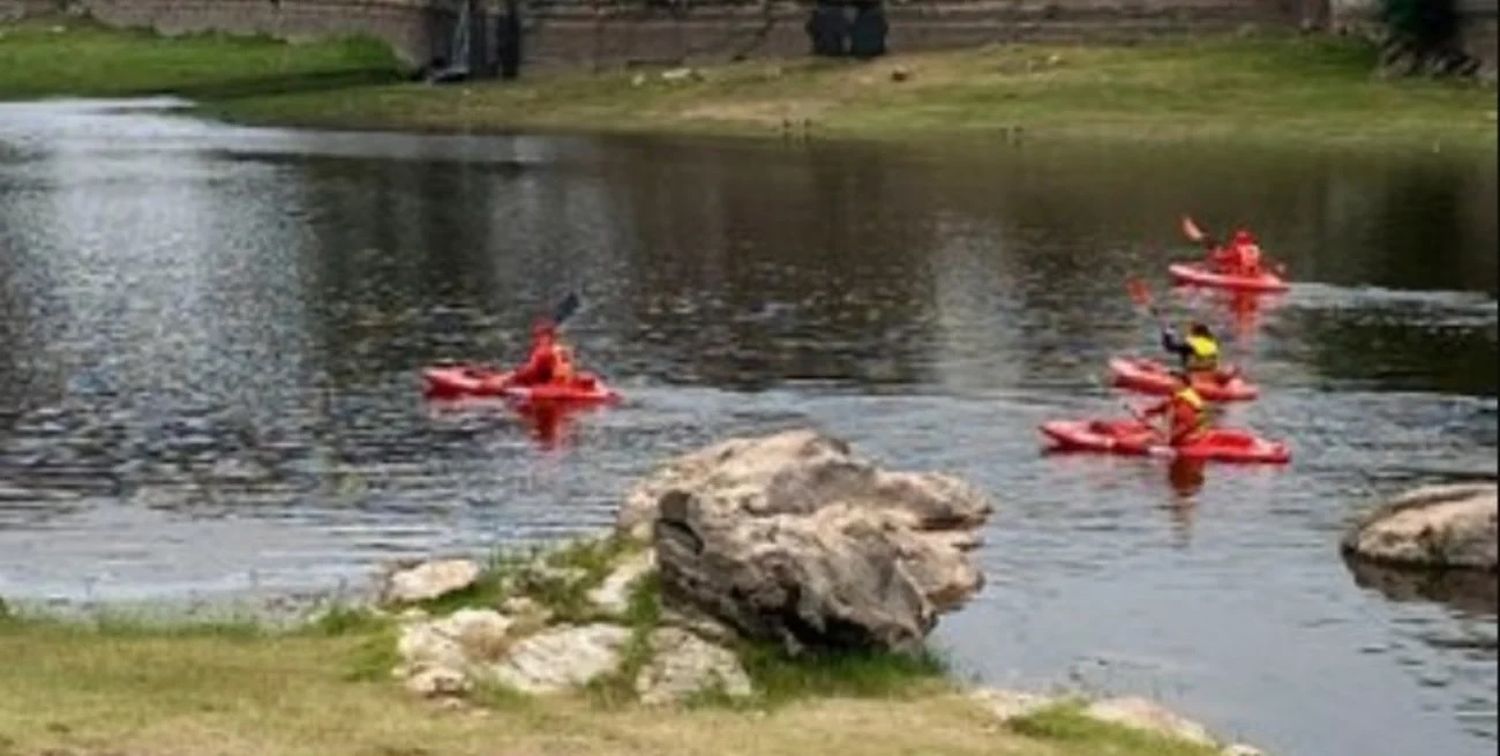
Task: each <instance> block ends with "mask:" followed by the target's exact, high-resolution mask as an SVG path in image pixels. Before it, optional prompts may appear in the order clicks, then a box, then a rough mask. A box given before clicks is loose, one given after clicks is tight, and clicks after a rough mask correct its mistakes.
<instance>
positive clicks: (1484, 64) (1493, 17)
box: [1458, 0, 1500, 81]
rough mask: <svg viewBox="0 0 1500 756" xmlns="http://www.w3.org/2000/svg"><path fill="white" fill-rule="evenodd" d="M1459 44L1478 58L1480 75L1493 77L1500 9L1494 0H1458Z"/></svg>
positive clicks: (1492, 78) (1494, 76)
mask: <svg viewBox="0 0 1500 756" xmlns="http://www.w3.org/2000/svg"><path fill="white" fill-rule="evenodd" d="M1458 7H1459V11H1460V14H1461V15H1460V21H1459V29H1458V44H1459V46H1460V47H1461V48H1462V49H1463V51H1464V52H1466V53H1468V54H1469V55H1471V56H1473V57H1474V58H1475V59H1476V60H1478V61H1479V74H1480V76H1481V77H1483V78H1486V79H1488V80H1490V81H1494V80H1495V79H1496V68H1497V63H1496V49H1495V48H1496V36H1497V35H1500V24H1497V20H1500V9H1497V3H1496V0H1459V3H1458Z"/></svg>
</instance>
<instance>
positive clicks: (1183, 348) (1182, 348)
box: [1161, 323, 1230, 383]
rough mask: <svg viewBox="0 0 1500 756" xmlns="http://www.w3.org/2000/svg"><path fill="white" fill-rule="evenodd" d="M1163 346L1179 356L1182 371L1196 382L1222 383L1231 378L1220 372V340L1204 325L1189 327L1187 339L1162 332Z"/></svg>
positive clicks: (1169, 332)
mask: <svg viewBox="0 0 1500 756" xmlns="http://www.w3.org/2000/svg"><path fill="white" fill-rule="evenodd" d="M1161 346H1162V348H1163V349H1165V350H1167V351H1168V352H1171V353H1172V354H1174V355H1177V358H1178V359H1179V360H1180V361H1181V364H1182V370H1183V371H1184V372H1186V373H1187V374H1188V375H1189V376H1191V377H1192V378H1193V379H1194V380H1213V381H1218V382H1220V383H1222V382H1224V381H1226V380H1228V378H1229V377H1230V374H1228V373H1227V372H1221V371H1220V370H1219V351H1220V350H1219V340H1218V339H1216V338H1214V334H1213V331H1210V330H1209V329H1208V326H1206V325H1204V324H1203V323H1193V324H1192V325H1190V326H1188V333H1187V336H1186V337H1182V336H1179V335H1178V334H1177V333H1176V332H1175V331H1172V330H1170V329H1164V330H1162V332H1161Z"/></svg>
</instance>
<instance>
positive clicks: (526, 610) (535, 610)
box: [500, 596, 551, 617]
mask: <svg viewBox="0 0 1500 756" xmlns="http://www.w3.org/2000/svg"><path fill="white" fill-rule="evenodd" d="M500 611H502V612H505V613H506V614H508V615H510V616H511V617H538V616H540V617H546V616H548V615H550V614H551V612H549V611H547V607H545V606H542V605H541V604H540V603H537V601H536V600H535V599H532V598H531V597H529V596H511V597H510V598H508V599H506V600H504V601H502V602H500Z"/></svg>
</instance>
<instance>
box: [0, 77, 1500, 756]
mask: <svg viewBox="0 0 1500 756" xmlns="http://www.w3.org/2000/svg"><path fill="white" fill-rule="evenodd" d="M1496 199H1497V192H1496V172H1495V165H1494V161H1493V157H1492V156H1491V157H1489V158H1485V157H1482V156H1481V157H1472V158H1460V157H1450V156H1446V155H1413V156H1402V155H1369V154H1353V153H1350V154H1308V153H1295V154H1294V153H1278V152H1272V151H1267V152H1258V151H1246V150H1237V151H1230V150H1213V149H1206V148H1198V149H1188V148H1184V147H1172V146H1161V147H1120V146H1112V147H1105V146H1100V147H1097V148H1089V147H1079V146H1068V147H1059V146H1047V145H1040V144H1020V145H1001V144H994V145H989V146H983V147H979V146H974V145H970V146H968V147H964V148H958V147H954V148H942V147H935V146H926V147H923V148H921V149H901V148H895V147H889V146H887V147H876V146H862V145H842V146H834V145H829V144H822V143H816V142H814V143H811V144H806V143H801V142H791V143H779V142H771V143H765V144H758V143H757V144H747V143H739V142H704V141H669V140H646V139H581V138H551V137H548V138H540V137H525V136H522V137H487V136H486V137H480V136H474V137H467V136H464V137H430V136H406V135H390V134H374V133H311V132H301V131H286V130H268V129H247V128H238V127H231V126H226V125H222V124H216V123H211V122H206V121H202V120H197V119H195V118H192V117H189V116H187V115H186V114H184V113H182V112H181V111H179V110H176V109H175V106H174V103H172V102H170V101H145V102H132V103H88V102H52V103H44V104H9V105H0V595H3V596H5V597H7V598H8V599H12V600H15V599H20V600H26V601H33V602H41V603H53V604H57V605H64V604H73V605H77V604H80V603H83V604H87V603H89V602H134V601H148V602H154V601H163V600H165V601H173V602H176V601H183V600H188V601H198V600H206V601H212V600H216V599H218V598H221V597H226V596H237V595H253V594H254V595H258V594H296V593H299V592H320V591H322V592H326V591H330V590H334V591H337V590H343V589H348V588H349V587H350V586H353V585H356V584H358V583H360V582H362V581H364V580H365V579H366V577H367V576H368V575H369V574H370V572H371V571H372V569H373V568H374V567H375V565H377V564H380V563H382V562H384V561H386V560H389V559H392V558H396V557H406V556H422V555H430V554H434V553H452V552H463V553H484V552H486V551H488V550H490V549H492V548H495V547H496V546H498V545H501V544H505V543H511V542H516V541H535V540H546V539H554V538H560V537H564V536H567V535H570V534H576V533H581V532H591V531H597V530H599V529H602V528H604V527H606V526H607V524H608V523H609V522H610V520H611V516H612V513H613V509H614V507H615V504H616V502H617V501H619V499H620V497H621V493H622V491H623V490H624V489H625V488H626V487H627V486H628V485H629V483H630V482H631V481H632V480H634V479H636V478H638V477H639V476H641V475H643V474H644V473H646V472H647V471H649V470H650V469H651V468H652V466H653V465H655V464H656V463H658V462H659V461H661V460H663V459H664V458H666V457H668V456H669V455H671V454H673V453H676V452H681V451H685V450H688V449H691V448H694V447H697V446H699V445H701V444H703V443H706V442H708V441H711V440H715V439H719V438H722V437H725V436H727V435H732V434H745V433H753V432H761V431H767V430H772V429H779V428H786V427H792V426H799V425H814V426H817V427H821V428H823V429H825V430H827V431H830V432H832V433H834V434H836V435H839V436H842V437H844V438H847V439H849V440H850V441H852V442H853V443H854V444H855V445H856V447H857V449H859V450H860V451H862V452H863V453H865V454H867V455H869V456H871V457H874V458H876V459H878V460H881V461H882V462H884V463H887V464H888V465H889V466H892V467H898V468H906V469H919V470H925V469H940V470H945V471H949V472H952V473H955V474H958V475H960V476H962V477H964V478H967V479H969V480H971V481H973V482H975V483H976V484H979V485H981V486H983V487H984V488H986V489H987V490H988V491H990V492H991V493H992V494H993V495H994V497H995V499H996V501H997V502H998V503H999V511H998V514H997V516H996V517H995V518H994V519H993V521H992V522H991V523H990V525H989V526H988V528H987V531H986V534H985V535H986V539H987V543H986V545H985V547H984V548H983V550H982V551H981V552H980V558H981V559H982V560H983V562H984V564H985V567H986V570H987V573H988V575H989V577H990V582H989V585H988V587H987V588H986V590H985V591H984V593H983V594H982V595H980V596H979V597H978V599H977V600H975V601H974V602H973V603H972V604H971V605H969V606H968V607H967V608H965V609H964V610H963V611H962V612H960V613H958V614H956V615H952V616H950V617H948V618H946V619H945V620H944V622H943V624H942V626H941V627H940V628H939V631H938V633H937V641H938V643H939V644H940V645H942V646H943V647H944V648H945V649H947V650H948V651H949V652H950V653H951V655H952V656H953V658H954V659H955V660H956V661H957V662H958V665H959V667H960V668H961V669H962V670H964V671H965V672H966V673H968V674H973V675H976V676H979V677H981V678H983V679H985V680H987V681H989V682H991V683H995V684H1002V685H1017V686H1025V687H1052V686H1067V687H1082V688H1085V689H1088V690H1097V691H1110V692H1121V693H1139V694H1144V695H1151V696H1155V697H1158V698H1160V699H1162V700H1164V701H1166V702H1167V703H1168V704H1170V705H1172V706H1174V707H1177V708H1179V709H1181V710H1183V711H1185V712H1187V713H1188V714H1190V715H1192V716H1194V717H1197V718H1200V719H1202V720H1204V721H1206V722H1207V723H1209V724H1210V725H1211V726H1212V727H1213V728H1215V729H1217V730H1219V731H1221V732H1224V733H1226V734H1228V735H1231V736H1237V737H1242V738H1244V739H1247V740H1250V741H1251V742H1254V743H1256V744H1258V745H1261V746H1263V747H1266V748H1268V749H1269V750H1271V751H1272V752H1274V753H1281V754H1351V753H1360V754H1463V753H1474V754H1478V753H1492V752H1493V750H1494V748H1495V746H1496V731H1497V724H1496V714H1495V706H1496V702H1497V700H1496V699H1497V693H1496V690H1497V672H1496V645H1497V644H1496V614H1495V598H1494V582H1493V579H1489V580H1485V579H1481V580H1479V581H1477V582H1478V586H1477V588H1476V587H1474V586H1468V587H1465V586H1459V587H1457V588H1455V587H1453V586H1449V585H1440V584H1433V583H1431V582H1430V581H1428V582H1422V581H1417V582H1413V581H1403V580H1401V579H1400V577H1401V576H1399V575H1391V574H1388V573H1383V572H1374V573H1371V572H1363V571H1362V572H1360V573H1358V574H1356V573H1355V572H1353V571H1352V570H1351V568H1350V567H1349V566H1346V565H1345V564H1344V562H1343V561H1342V560H1341V559H1340V556H1339V553H1338V548H1337V541H1338V538H1339V536H1340V535H1341V533H1342V532H1343V530H1344V528H1345V527H1346V526H1347V524H1348V523H1350V522H1351V521H1352V520H1353V519H1354V518H1355V517H1356V516H1357V514H1358V513H1359V512H1360V511H1361V510H1362V509H1363V508H1364V507H1365V506H1367V505H1368V504H1369V503H1370V502H1371V501H1372V500H1374V499H1376V498H1378V497H1379V496H1382V495H1387V494H1390V493H1392V492H1396V491H1399V490H1402V489H1403V488H1405V487H1407V486H1410V485H1414V484H1417V483H1422V482H1432V481H1444V480H1452V479H1460V478H1466V477H1473V476H1483V475H1492V474H1493V473H1494V469H1495V455H1496V433H1497V422H1496V409H1497V401H1496V375H1495V370H1496V365H1497V346H1496V344H1497V336H1496V330H1497V325H1496V324H1497V315H1496V293H1497V292H1496V288H1497V287H1496V274H1497V271H1496V261H1497V230H1496V212H1495V206H1496ZM1182 212H1192V213H1193V214H1195V215H1196V216H1197V217H1198V218H1199V220H1200V221H1202V222H1204V223H1205V224H1207V225H1210V226H1213V227H1215V228H1223V227H1224V226H1225V225H1227V224H1229V223H1233V222H1245V223H1250V224H1252V225H1253V226H1254V228H1255V229H1257V230H1258V231H1259V232H1260V234H1261V235H1262V237H1263V241H1264V243H1265V246H1266V247H1267V249H1268V251H1269V252H1270V253H1271V254H1273V255H1275V256H1276V257H1277V258H1278V259H1281V260H1284V261H1285V262H1286V264H1287V265H1288V267H1289V269H1290V270H1291V273H1292V277H1293V278H1295V279H1296V280H1297V282H1298V283H1297V284H1296V285H1295V286H1294V287H1293V289H1292V291H1290V292H1289V293H1287V294H1285V295H1282V296H1278V297H1274V298H1268V299H1262V300H1259V301H1256V300H1242V301H1236V300H1233V299H1229V298H1224V297H1219V296H1213V295H1206V294H1203V293H1192V292H1184V291H1172V290H1169V289H1168V288H1167V287H1166V280H1165V278H1164V272H1165V267H1166V265H1167V263H1168V262H1170V261H1173V260H1175V259H1179V258H1181V257H1184V256H1190V255H1192V254H1194V251H1193V250H1192V249H1191V248H1190V247H1188V246H1187V245H1185V244H1184V243H1183V242H1182V241H1181V239H1180V237H1179V236H1177V231H1176V219H1177V217H1178V215H1179V214H1180V213H1182ZM1133 275H1139V276H1142V277H1145V278H1147V279H1148V280H1149V281H1150V282H1151V283H1152V285H1153V288H1154V290H1155V292H1156V296H1157V297H1158V298H1159V299H1160V300H1161V301H1162V304H1163V305H1164V306H1166V307H1168V308H1169V309H1170V310H1172V311H1173V312H1174V313H1177V314H1179V315H1181V316H1182V317H1187V315H1186V313H1189V312H1191V313H1197V314H1198V315H1199V316H1200V317H1203V318H1206V319H1208V320H1209V321H1210V322H1211V323H1214V324H1216V325H1218V326H1219V327H1220V329H1221V330H1222V331H1223V332H1225V333H1226V334H1229V335H1230V339H1229V346H1228V349H1229V352H1230V354H1231V355H1232V356H1233V357H1234V358H1235V359H1236V360H1238V361H1240V362H1242V363H1243V364H1244V365H1245V366H1246V368H1247V371H1248V372H1249V373H1251V375H1252V376H1253V377H1254V378H1255V379H1256V380H1257V381H1258V382H1260V383H1261V384H1262V385H1263V387H1264V389H1265V390H1266V394H1265V396H1264V398H1263V399H1262V400H1260V401H1258V402H1255V403H1253V404H1250V405H1247V406H1237V407H1234V408H1233V409H1231V410H1230V412H1229V416H1228V418H1227V419H1226V421H1225V422H1227V423H1231V424H1234V425H1243V426H1248V427H1250V428H1253V429H1255V430H1257V431H1258V432H1260V433H1262V434H1264V435H1267V436H1271V437H1275V438H1283V439H1287V440H1289V441H1290V442H1291V443H1292V444H1293V447H1294V454H1295V459H1294V462H1293V464H1292V465H1291V466H1289V467H1286V468H1282V469H1267V468H1248V467H1232V466H1211V467H1208V468H1207V469H1206V470H1203V471H1202V473H1201V475H1194V474H1192V471H1182V470H1172V469H1169V468H1168V467H1167V466H1165V465H1163V464H1160V463H1156V462H1151V461H1143V460H1124V459H1106V458H1097V457H1077V456H1072V457H1049V456H1044V455H1043V454H1041V453H1040V448H1041V446H1040V439H1039V438H1038V436H1037V434H1036V432H1035V427H1036V425H1037V424H1038V423H1039V422H1041V421H1042V420H1044V419H1048V418H1055V417H1069V416H1078V417H1083V416H1104V415H1118V414H1120V413H1121V412H1122V410H1121V408H1120V401H1119V396H1118V395H1115V394H1112V393H1111V392H1110V391H1109V390H1107V389H1106V388H1104V384H1103V378H1102V375H1103V367H1104V362H1105V360H1106V359H1107V358H1108V357H1109V356H1110V355H1114V354H1118V353H1128V352H1133V351H1144V350H1151V349H1152V348H1153V345H1154V333H1153V323H1152V322H1151V320H1150V319H1149V318H1148V317H1146V316H1144V315H1143V314H1142V313H1140V312H1138V311H1137V310H1136V309H1135V308H1134V307H1133V305H1132V303H1131V301H1130V299H1129V298H1128V296H1127V294H1126V290H1125V286H1124V281H1125V280H1126V279H1127V278H1129V277H1131V276H1133ZM570 289H576V290H578V291H579V292H581V293H582V294H583V299H584V303H585V308H584V310H583V311H582V312H581V313H580V315H579V316H578V317H577V318H576V320H575V321H574V322H572V323H570V325H569V333H570V334H571V338H572V339H573V340H574V342H575V343H576V344H577V346H578V349H579V352H580V356H581V358H582V359H583V361H584V362H585V363H587V365H588V366H590V367H593V368H596V369H598V370H600V371H602V372H603V373H604V374H605V375H607V376H608V377H609V379H610V380H611V381H612V382H614V383H616V384H617V385H618V386H619V387H620V388H621V389H622V390H623V391H624V392H625V393H626V394H627V397H628V399H627V401H626V403H625V404H624V405H622V406H620V407H618V408H614V409H611V410H608V411H601V412H592V413H587V414H584V415H579V416H572V417H562V418H558V417H544V418H535V417H532V418H526V417H522V416H519V415H517V414H516V413H515V412H513V411H512V410H511V409H509V408H507V407H505V406H504V405H496V404H483V403H481V404H469V405H460V406H437V405H432V404H430V403H428V402H425V401H424V400H423V399H422V397H421V395H420V390H419V389H420V386H419V381H418V371H419V369H420V368H421V367H423V366H424V365H427V364H430V363H433V362H437V361H440V360H452V359H485V360H493V361H510V360H516V359H519V357H520V356H521V355H522V353H523V351H524V348H525V341H526V332H527V327H528V325H529V323H530V321H531V319H532V318H533V317H534V316H535V315H536V314H537V313H539V312H540V311H542V310H545V309H546V308H548V307H549V306H550V304H551V303H552V302H554V301H556V299H557V298H559V297H560V296H561V294H562V293H564V292H566V291H568V290H570ZM0 674H3V672H0Z"/></svg>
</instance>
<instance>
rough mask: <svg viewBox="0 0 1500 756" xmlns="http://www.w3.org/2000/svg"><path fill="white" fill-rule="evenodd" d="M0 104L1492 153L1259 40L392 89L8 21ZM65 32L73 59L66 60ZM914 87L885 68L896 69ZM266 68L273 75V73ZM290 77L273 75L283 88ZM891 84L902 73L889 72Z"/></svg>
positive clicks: (140, 38)
mask: <svg viewBox="0 0 1500 756" xmlns="http://www.w3.org/2000/svg"><path fill="white" fill-rule="evenodd" d="M6 35H7V36H6V38H5V40H4V42H3V43H0V98H10V99H15V98H25V97H37V96H42V95H46V94H55V93H71V94H95V95H119V94H132V93H139V92H143V91H167V92H176V93H182V94H185V95H188V96H191V97H195V98H197V99H199V100H200V101H201V102H202V103H203V104H204V106H205V107H206V108H208V109H209V110H210V111H212V112H215V113H218V114H221V115H224V116H227V117H230V118H234V119H238V120H244V121H251V122H260V123H277V124H295V125H307V126H323V127H359V128H391V129H413V130H438V131H448V130H478V131H503V130H538V131H578V130H583V131H594V132H600V131H611V132H669V133H687V134H731V135H749V136H781V135H783V134H784V133H786V132H787V131H788V130H790V133H791V134H792V135H794V136H798V137H801V136H802V135H803V134H804V133H810V134H811V135H812V136H813V137H814V138H835V137H845V138H860V139H864V138H870V139H894V140H920V141H933V140H941V139H950V138H955V137H960V138H979V139H993V138H1002V137H1014V136H1015V135H1016V134H1017V133H1018V131H1017V130H1019V133H1021V134H1022V135H1023V136H1024V138H1026V139H1080V138H1081V139H1108V140H1157V141H1160V140H1212V141H1219V142H1229V143H1235V142H1248V143H1274V144H1289V145H1300V146H1311V147H1322V146H1355V147H1377V148H1385V147H1390V148H1408V149H1409V148H1420V149H1431V147H1432V146H1433V145H1434V144H1440V145H1442V146H1443V147H1444V148H1450V149H1461V150H1462V149H1478V150H1482V149H1493V148H1494V146H1495V142H1496V137H1495V128H1496V125H1495V89H1494V87H1492V86H1481V85H1471V84H1462V83H1453V82H1440V81H1431V80H1407V81H1383V80H1379V79H1376V78H1374V77H1373V76H1372V72H1373V71H1374V69H1375V53H1374V51H1373V50H1372V49H1371V48H1369V47H1368V46H1366V45H1363V44H1361V43H1358V42H1355V41H1352V40H1345V39H1332V38H1323V37H1298V36H1290V35H1283V34H1266V35H1261V36H1252V37H1235V38H1214V39H1207V40H1199V41H1180V42H1160V43H1153V44H1148V45H1140V46H1135V47H1095V48H1079V47H1054V46H1038V45H1013V46H1005V47H994V48H988V49H981V50H971V51H963V52H947V53H932V54H919V55H901V56H892V57H889V58H885V59H882V60H879V61H876V62H873V63H868V64H857V63H845V62H828V61H814V60H811V59H796V60H789V61H780V62H775V61H756V62H746V63H739V64H733V65H727V66H721V67H713V68H708V69H705V70H703V71H702V72H701V74H702V77H701V79H687V80H682V81H667V80H665V79H663V78H662V77H661V76H660V73H661V72H660V71H649V70H642V71H619V72H612V73H605V74H600V75H594V74H583V73H559V74H541V73H538V74H535V75H532V76H528V77H527V78H525V79H524V80H522V81H520V82H515V83H499V82H487V83H476V84H465V85H456V86H444V87H430V86H425V85H420V84H407V83H397V82H395V81H394V79H395V78H396V77H397V74H396V71H395V65H394V63H393V62H392V61H391V60H390V58H389V56H388V55H386V54H384V53H383V52H381V51H380V50H378V49H375V48H372V46H371V45H369V44H363V43H352V42H341V43H324V44H315V45H295V46H287V45H279V44H275V43H271V42H267V41H264V40H261V41H232V40H227V39H223V38H212V37H207V38H188V39H182V40H162V39H159V38H155V37H151V36H148V35H143V34H135V33H119V32H112V31H104V30H100V29H97V28H81V29H75V30H70V31H68V32H65V33H64V34H63V35H58V34H55V33H53V32H51V31H50V30H49V29H48V28H47V27H46V26H45V25H36V24H32V25H28V26H23V27H15V28H11V29H9V30H7V32H6ZM62 36H66V37H67V39H68V44H69V53H68V55H66V56H61V55H58V54H56V53H55V46H56V45H57V44H58V40H59V38H60V37H62ZM898 69H899V70H900V71H901V72H902V73H903V74H904V75H903V76H900V77H898V76H893V73H895V72H896V71H897V70H898ZM268 72H269V73H268ZM278 77H279V78H278ZM897 78H901V79H902V80H900V81H897Z"/></svg>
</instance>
